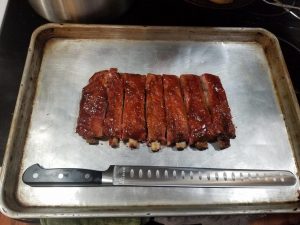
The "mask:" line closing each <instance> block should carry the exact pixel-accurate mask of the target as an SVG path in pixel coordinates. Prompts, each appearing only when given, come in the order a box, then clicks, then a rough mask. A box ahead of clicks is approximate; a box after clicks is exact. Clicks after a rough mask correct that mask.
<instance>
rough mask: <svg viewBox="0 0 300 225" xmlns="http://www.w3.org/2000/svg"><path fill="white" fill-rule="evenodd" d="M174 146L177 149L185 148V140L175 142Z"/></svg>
mask: <svg viewBox="0 0 300 225" xmlns="http://www.w3.org/2000/svg"><path fill="white" fill-rule="evenodd" d="M176 148H177V150H183V149H185V148H186V142H185V141H182V142H177V143H176Z"/></svg>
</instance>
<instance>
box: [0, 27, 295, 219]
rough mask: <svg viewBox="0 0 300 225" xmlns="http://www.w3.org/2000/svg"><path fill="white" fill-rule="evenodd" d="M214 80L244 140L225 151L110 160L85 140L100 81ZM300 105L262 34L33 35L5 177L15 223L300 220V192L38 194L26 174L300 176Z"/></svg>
mask: <svg viewBox="0 0 300 225" xmlns="http://www.w3.org/2000/svg"><path fill="white" fill-rule="evenodd" d="M109 67H117V68H118V69H119V70H120V71H124V72H133V73H141V74H146V73H148V72H152V73H158V74H160V73H169V74H177V75H180V74H182V73H194V74H202V73H204V72H210V73H213V74H217V75H218V76H220V78H221V80H222V83H223V85H224V88H225V90H226V92H227V97H228V101H229V105H230V107H231V110H232V114H233V121H234V123H235V125H236V127H237V128H236V130H237V137H236V139H235V140H232V144H231V147H230V148H229V149H226V150H224V151H217V150H215V149H214V148H213V146H212V145H210V147H209V149H208V150H206V151H195V150H193V149H186V150H184V151H176V150H174V149H172V148H167V147H165V148H163V149H162V150H161V151H160V152H158V153H152V152H151V151H150V150H149V149H148V148H147V147H146V146H145V145H141V147H140V148H139V149H138V150H134V151H133V150H130V149H129V148H127V147H126V146H125V145H121V146H120V148H118V149H111V148H110V147H109V146H108V144H107V143H106V142H100V144H99V145H96V146H94V145H88V144H87V143H85V141H84V140H83V139H82V138H81V137H80V136H79V135H77V134H76V133H75V127H76V120H77V115H78V107H79V101H80V97H81V89H82V87H83V86H85V85H86V83H87V82H88V79H89V77H90V76H91V75H92V74H93V73H94V72H95V71H98V70H102V69H106V68H109ZM299 115H300V114H299V106H298V104H297V100H296V97H295V94H294V91H293V88H292V85H291V81H290V78H289V74H288V71H287V69H286V66H285V63H284V59H283V56H282V53H281V50H280V47H279V44H278V41H277V39H276V38H275V37H274V35H272V34H271V33H269V32H268V31H266V30H264V29H259V28H194V27H140V26H101V25H59V24H48V25H44V26H42V27H40V28H38V29H37V30H36V31H35V32H34V33H33V35H32V39H31V43H30V47H29V51H28V56H27V61H26V65H25V69H24V74H23V78H22V82H21V87H20V91H19V96H18V101H17V104H16V109H15V113H14V118H13V122H12V126H11V131H10V135H9V139H8V144H7V149H6V154H5V159H4V164H3V171H2V174H1V208H2V211H3V212H4V213H5V214H7V215H8V216H11V217H15V218H29V217H30V218H36V217H99V216H154V215H199V214H232V213H235V214H237V213H265V212H294V211H298V210H299V209H298V206H299V203H298V189H299V181H297V184H296V185H295V186H292V187H280V188H255V189H253V188H230V189H222V188H189V189H187V188H163V187H152V188H150V187H93V188H92V187H91V188H82V187H71V188H64V187H60V188H58V187H56V188H53V187H52V188H37V187H29V186H27V185H25V184H24V183H23V182H22V181H21V175H22V173H23V172H24V170H25V169H26V168H27V167H29V166H30V165H32V164H35V163H39V164H41V165H43V166H44V167H47V168H53V167H56V168H63V167H75V168H86V169H95V170H105V169H107V168H108V166H109V165H114V164H120V165H155V166H180V167H206V168H211V167H213V168H228V169H230V168H231V169H274V170H289V171H291V172H293V173H294V174H296V175H297V176H298V166H299V164H298V163H299V153H300V138H299V134H300V131H299V129H300V119H299Z"/></svg>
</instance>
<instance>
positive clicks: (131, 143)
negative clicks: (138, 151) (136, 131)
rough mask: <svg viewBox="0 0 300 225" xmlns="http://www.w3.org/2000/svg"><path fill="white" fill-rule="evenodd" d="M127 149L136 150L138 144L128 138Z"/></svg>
mask: <svg viewBox="0 0 300 225" xmlns="http://www.w3.org/2000/svg"><path fill="white" fill-rule="evenodd" d="M128 147H129V148H138V147H139V142H138V141H137V140H134V139H131V138H129V140H128Z"/></svg>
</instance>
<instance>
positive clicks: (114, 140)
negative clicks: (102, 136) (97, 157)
mask: <svg viewBox="0 0 300 225" xmlns="http://www.w3.org/2000/svg"><path fill="white" fill-rule="evenodd" d="M109 144H110V146H111V147H113V148H117V147H119V139H118V138H116V137H114V138H110V139H109Z"/></svg>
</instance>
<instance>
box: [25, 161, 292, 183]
mask: <svg viewBox="0 0 300 225" xmlns="http://www.w3.org/2000/svg"><path fill="white" fill-rule="evenodd" d="M22 179H23V182H24V183H25V184H28V185H30V186H34V187H68V186H76V187H78V186H80V187H89V186H105V185H109V186H114V185H117V186H158V187H273V186H293V185H295V183H296V177H295V175H294V174H293V173H292V172H290V171H285V170H243V169H212V168H192V167H160V166H126V165H124V166H120V165H115V166H110V167H109V168H108V170H106V171H97V170H88V169H79V168H78V169H76V168H53V169H45V168H43V167H41V166H40V165H39V164H34V165H32V166H30V167H29V168H27V169H26V170H25V172H24V174H23V177H22Z"/></svg>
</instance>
